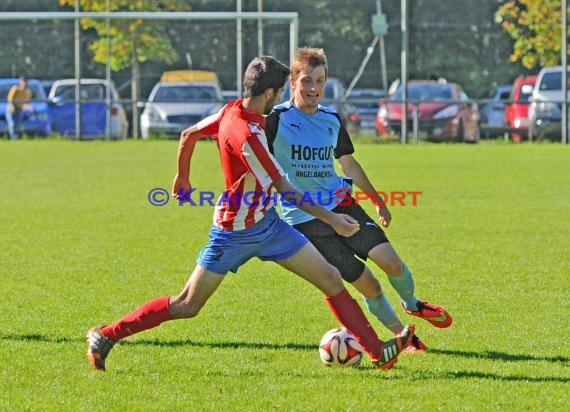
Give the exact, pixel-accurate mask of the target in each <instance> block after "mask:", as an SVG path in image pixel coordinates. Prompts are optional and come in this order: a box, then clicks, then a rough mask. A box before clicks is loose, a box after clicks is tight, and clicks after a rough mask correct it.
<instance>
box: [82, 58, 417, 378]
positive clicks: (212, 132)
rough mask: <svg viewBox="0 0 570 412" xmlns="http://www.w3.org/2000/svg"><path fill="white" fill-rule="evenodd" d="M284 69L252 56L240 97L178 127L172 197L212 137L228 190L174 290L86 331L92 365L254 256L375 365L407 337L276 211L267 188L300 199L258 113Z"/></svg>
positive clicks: (197, 299) (183, 189) (393, 354)
mask: <svg viewBox="0 0 570 412" xmlns="http://www.w3.org/2000/svg"><path fill="white" fill-rule="evenodd" d="M288 75H289V69H288V68H287V66H285V65H284V64H283V63H281V62H280V61H278V60H277V59H275V58H273V57H270V56H262V57H258V58H256V59H254V60H253V61H252V62H251V63H250V64H249V66H248V68H247V70H246V72H245V76H244V82H243V85H244V90H245V98H244V99H243V100H242V99H238V100H235V101H233V102H230V103H228V104H227V105H226V106H224V107H223V108H222V109H221V110H220V111H219V112H218V113H217V114H215V115H212V116H210V117H208V118H206V119H204V120H202V121H200V122H199V123H197V124H195V125H193V126H191V127H189V128H188V129H186V130H184V131H183V132H182V134H181V139H180V144H179V149H178V173H177V174H176V177H175V178H174V183H173V189H172V191H173V196H174V197H176V198H178V199H180V200H182V201H184V200H185V199H186V200H187V196H188V195H189V193H190V191H191V185H190V178H189V176H190V163H191V158H192V154H193V152H194V147H195V145H196V142H197V141H198V140H199V139H201V138H205V137H207V136H214V137H215V139H216V140H217V143H218V148H219V151H220V158H221V162H222V169H223V171H224V177H225V182H226V191H225V192H224V193H223V194H222V197H221V198H220V200H219V201H218V205H219V206H217V207H216V210H215V213H214V222H213V226H212V229H211V231H210V240H209V242H208V243H207V244H206V246H204V248H203V249H202V250H201V252H200V254H199V255H198V259H197V265H196V268H195V269H194V271H193V273H192V275H191V276H190V279H189V280H188V282H187V284H186V286H185V287H184V288H183V289H182V291H181V292H180V293H179V294H178V295H176V296H164V297H160V298H157V299H153V300H151V301H148V302H146V303H145V304H144V305H142V306H141V307H140V308H138V309H136V310H134V311H133V312H131V313H129V314H127V315H126V316H124V317H123V318H121V319H119V320H117V321H116V322H114V323H112V324H109V325H105V326H100V327H94V328H92V329H90V330H89V332H88V333H87V342H88V348H87V357H88V359H89V362H90V364H91V366H92V367H93V368H95V369H98V370H104V369H105V360H106V358H107V355H108V354H109V351H110V350H111V349H112V347H113V345H114V344H115V343H116V342H118V341H119V340H121V339H124V338H126V337H128V336H130V335H133V334H135V333H138V332H141V331H144V330H147V329H150V328H154V327H156V326H158V325H160V324H161V323H163V322H165V321H169V320H172V319H184V318H192V317H194V316H196V315H197V314H198V312H199V311H200V309H201V308H202V307H203V306H204V304H205V303H206V301H207V300H208V299H209V297H210V296H211V295H212V294H213V293H214V292H215V291H216V289H217V288H218V286H219V285H220V284H221V282H222V281H223V279H224V278H225V275H226V274H227V272H229V271H231V272H237V270H238V268H239V267H240V266H241V265H243V264H244V263H245V262H247V261H248V260H249V259H251V258H252V257H258V258H260V259H261V260H271V261H274V262H276V263H278V264H279V265H281V266H282V267H284V268H286V269H288V270H289V271H291V272H293V273H295V274H297V275H299V276H301V277H302V278H304V279H305V280H307V281H309V282H310V283H312V284H313V285H315V286H316V287H317V288H319V289H320V290H321V291H322V292H323V293H324V294H325V298H326V301H327V303H328V305H329V307H330V309H331V310H332V312H333V313H334V315H335V316H336V318H337V319H338V320H339V321H340V322H341V323H342V324H343V325H344V326H345V327H346V328H347V329H348V330H349V331H351V332H352V334H353V335H354V336H355V337H356V339H357V340H358V342H359V343H360V344H361V345H362V347H363V348H364V349H365V350H366V352H367V353H368V354H369V356H370V358H371V360H372V361H373V362H374V364H376V365H377V366H378V368H380V369H382V370H387V369H390V368H391V367H392V366H393V365H394V364H395V363H396V361H397V358H398V355H399V354H400V352H401V351H402V350H403V349H404V347H406V345H408V344H409V342H410V340H411V338H412V336H413V334H414V326H413V324H410V325H408V326H406V328H405V329H404V330H403V331H402V333H400V334H398V335H396V336H395V337H394V338H393V339H391V340H389V341H387V342H381V341H380V340H379V339H378V336H377V335H376V333H375V332H374V330H373V329H372V327H371V326H370V324H369V323H368V320H367V319H366V317H365V315H364V313H363V312H362V310H361V309H360V306H358V304H357V303H356V301H355V300H353V299H352V297H351V296H350V294H349V293H348V291H347V290H346V289H345V287H344V284H343V281H342V278H341V277H340V274H339V272H338V270H337V269H336V268H334V267H333V266H331V265H330V264H328V263H327V262H326V260H325V259H324V258H323V257H322V256H321V255H320V254H319V252H318V251H317V250H316V249H315V247H314V246H313V245H312V244H311V243H310V242H309V241H308V240H307V238H306V237H305V236H303V235H302V234H301V233H300V232H298V231H297V230H295V229H294V228H293V227H291V226H289V225H288V224H287V223H285V222H284V221H283V220H281V219H280V218H279V217H278V215H277V212H276V211H275V208H274V206H275V205H274V203H275V202H272V197H271V191H272V188H273V187H275V189H276V190H277V191H278V192H279V193H281V194H282V196H285V198H286V199H287V200H288V201H291V202H296V204H299V203H300V201H301V199H302V194H301V193H299V192H298V191H297V190H295V188H294V187H293V186H291V184H290V183H289V182H288V181H287V179H286V178H285V176H284V173H283V171H282V169H281V167H280V166H279V165H278V164H277V162H276V161H275V159H274V157H273V156H272V155H271V154H270V153H269V151H268V147H267V140H266V138H265V135H264V131H263V128H264V126H265V118H264V117H263V114H266V113H268V112H269V111H270V110H271V108H272V107H273V105H274V104H275V102H276V101H277V100H278V98H279V96H280V94H281V92H282V90H283V86H284V84H285V81H286V80H287V77H288ZM246 193H248V194H251V196H250V197H248V199H247V201H246V200H245V199H244V198H243V196H244V195H245V194H246ZM273 199H274V198H273ZM303 208H304V210H305V211H307V212H308V213H311V214H312V215H314V216H315V217H317V218H319V219H321V220H323V221H324V222H326V223H327V224H329V225H331V226H332V227H333V228H334V230H335V231H336V232H337V233H338V234H339V235H341V236H351V235H353V234H354V233H355V232H356V231H358V229H359V224H358V223H357V222H356V221H355V220H354V219H353V218H351V217H349V216H347V215H343V214H337V213H333V212H330V211H328V210H326V209H324V208H322V207H320V206H316V205H314V206H313V205H310V204H308V205H304V206H303Z"/></svg>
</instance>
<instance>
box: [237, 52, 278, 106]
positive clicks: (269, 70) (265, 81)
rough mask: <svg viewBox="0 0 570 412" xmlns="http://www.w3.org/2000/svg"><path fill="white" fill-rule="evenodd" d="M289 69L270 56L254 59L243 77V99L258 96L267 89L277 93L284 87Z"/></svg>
mask: <svg viewBox="0 0 570 412" xmlns="http://www.w3.org/2000/svg"><path fill="white" fill-rule="evenodd" d="M288 76H289V67H287V66H286V65H285V64H283V63H281V62H280V61H279V60H277V59H276V58H275V57H272V56H260V57H256V58H255V59H253V60H252V61H251V63H249V65H248V66H247V69H246V71H245V75H244V76H243V90H244V95H245V97H251V96H259V95H262V94H263V92H265V90H267V89H273V90H274V91H275V92H276V93H277V91H278V90H279V89H280V88H282V87H283V86H284V85H285V82H286V81H287V77H288Z"/></svg>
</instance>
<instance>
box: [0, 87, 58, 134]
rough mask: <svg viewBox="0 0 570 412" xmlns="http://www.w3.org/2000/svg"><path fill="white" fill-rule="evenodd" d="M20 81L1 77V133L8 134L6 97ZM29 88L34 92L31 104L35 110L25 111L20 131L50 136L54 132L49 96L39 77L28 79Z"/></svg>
mask: <svg viewBox="0 0 570 412" xmlns="http://www.w3.org/2000/svg"><path fill="white" fill-rule="evenodd" d="M19 82H20V79H17V78H6V79H0V134H8V123H7V122H6V106H7V104H6V98H7V97H8V92H9V91H10V88H11V87H12V86H14V85H16V84H18V83H19ZM28 88H29V89H30V90H31V92H32V100H31V101H30V105H31V106H32V107H33V108H34V110H33V111H27V110H25V111H24V120H23V122H22V124H21V127H20V132H21V133H23V134H26V135H28V134H29V135H39V136H49V135H50V134H51V133H52V128H51V127H52V126H51V125H52V119H51V112H50V108H49V105H48V98H47V95H46V93H45V91H44V88H43V87H42V82H41V81H40V80H37V79H28Z"/></svg>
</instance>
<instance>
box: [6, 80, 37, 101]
mask: <svg viewBox="0 0 570 412" xmlns="http://www.w3.org/2000/svg"><path fill="white" fill-rule="evenodd" d="M15 84H17V83H14V84H8V83H5V84H0V101H5V100H6V98H7V97H8V92H9V91H10V88H11V87H12V86H14V85H15ZM28 89H30V90H31V91H32V100H45V99H46V98H45V95H44V93H43V89H42V90H40V86H39V85H37V84H29V83H28Z"/></svg>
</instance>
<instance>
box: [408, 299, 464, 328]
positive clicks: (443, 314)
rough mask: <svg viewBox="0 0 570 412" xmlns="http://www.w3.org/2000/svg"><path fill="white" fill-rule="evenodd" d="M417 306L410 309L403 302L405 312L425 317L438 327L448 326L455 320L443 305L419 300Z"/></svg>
mask: <svg viewBox="0 0 570 412" xmlns="http://www.w3.org/2000/svg"><path fill="white" fill-rule="evenodd" d="M416 307H417V310H409V309H408V308H407V307H406V305H405V304H404V303H403V302H402V308H404V312H406V313H407V314H408V315H412V316H417V317H418V318H422V319H425V320H427V321H428V322H429V323H431V324H432V325H433V326H435V327H436V328H448V327H450V326H451V323H452V322H453V318H452V317H451V315H450V314H449V313H448V312H447V311H446V310H445V309H444V308H442V307H441V306H437V305H434V304H433V303H428V302H423V301H421V300H418V301H417V302H416Z"/></svg>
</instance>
